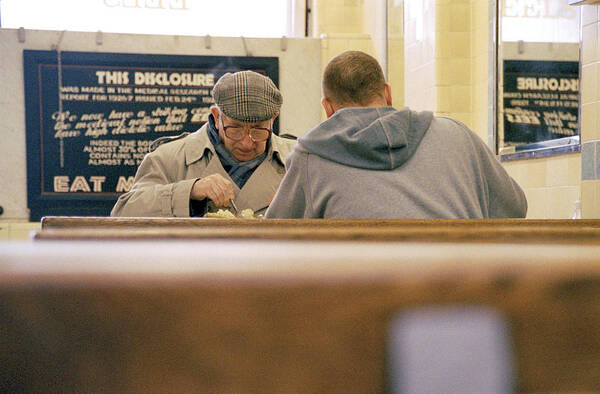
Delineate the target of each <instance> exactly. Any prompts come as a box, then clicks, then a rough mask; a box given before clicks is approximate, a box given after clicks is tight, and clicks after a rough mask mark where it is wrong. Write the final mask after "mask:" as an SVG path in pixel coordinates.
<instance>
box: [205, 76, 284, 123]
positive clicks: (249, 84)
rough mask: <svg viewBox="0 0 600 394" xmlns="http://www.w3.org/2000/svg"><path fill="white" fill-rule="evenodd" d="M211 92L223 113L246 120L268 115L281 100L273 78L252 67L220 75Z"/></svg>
mask: <svg viewBox="0 0 600 394" xmlns="http://www.w3.org/2000/svg"><path fill="white" fill-rule="evenodd" d="M212 96H213V99H214V100H215V104H216V105H217V106H218V107H219V108H220V109H221V111H223V113H224V114H225V115H227V116H229V117H230V118H232V119H235V120H239V121H240V122H247V123H255V122H263V121H265V120H269V119H271V118H272V117H273V116H275V114H277V113H279V108H281V103H282V102H283V98H282V97H281V92H280V91H279V89H277V86H275V84H274V83H273V81H271V79H270V78H269V77H265V76H264V75H261V74H259V73H256V72H254V71H238V72H236V73H233V74H232V73H227V74H225V75H223V76H222V77H221V78H219V80H218V81H217V83H216V84H215V86H214V87H213V90H212Z"/></svg>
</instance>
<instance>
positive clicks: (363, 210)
mask: <svg viewBox="0 0 600 394" xmlns="http://www.w3.org/2000/svg"><path fill="white" fill-rule="evenodd" d="M286 168H287V173H286V175H285V176H284V178H283V180H282V182H281V184H280V186H279V190H278V191H277V194H276V195H275V198H274V199H273V201H272V202H271V205H270V206H269V209H268V210H267V212H266V217H268V218H365V219H366V218H398V219H400V218H416V219H419V218H421V219H422V218H464V219H467V218H504V217H525V214H526V213H527V201H526V199H525V194H524V193H523V191H522V190H521V188H520V187H519V185H518V184H517V183H516V182H515V181H514V180H513V179H512V178H511V177H510V176H509V175H508V174H507V172H506V170H505V169H504V168H503V167H502V165H501V164H500V163H499V162H498V160H497V159H496V157H495V156H494V154H493V153H492V152H491V151H490V149H489V148H488V147H487V146H486V145H485V144H484V143H483V141H482V140H481V139H480V138H479V137H478V136H477V135H476V134H475V133H473V132H472V131H471V130H469V129H468V128H467V127H466V126H465V125H463V124H462V123H460V122H457V121H455V120H453V119H450V118H444V117H434V116H433V115H432V114H431V112H415V111H411V110H409V109H403V110H401V111H398V110H396V109H394V108H392V107H377V108H372V107H358V108H344V109H341V110H339V111H337V112H336V113H335V114H334V115H333V116H331V117H330V118H329V119H327V120H326V121H324V122H322V123H321V124H319V125H318V126H317V127H315V128H314V129H312V130H310V131H309V132H308V133H307V134H306V135H305V136H304V137H302V138H300V139H299V140H298V144H297V145H296V148H295V150H294V152H293V153H292V154H291V155H290V156H289V157H288V159H287V162H286Z"/></svg>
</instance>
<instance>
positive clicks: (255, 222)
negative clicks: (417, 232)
mask: <svg viewBox="0 0 600 394" xmlns="http://www.w3.org/2000/svg"><path fill="white" fill-rule="evenodd" d="M232 225H235V226H240V227H241V226H256V227H260V226H266V227H270V226H277V227H295V226H305V227H340V226H342V227H408V226H418V227H420V226H432V225H438V226H439V225H444V226H449V227H472V226H483V227H486V226H500V225H508V226H533V227H537V226H540V225H542V226H546V227H548V226H558V227H571V226H574V227H593V228H598V227H600V219H577V220H572V219H205V218H174V217H169V218H166V217H104V216H102V217H100V216H96V217H93V216H45V217H43V218H42V220H41V228H42V229H50V228H65V227H66V228H75V227H93V228H97V227H163V226H164V227H222V226H225V227H231V226H232Z"/></svg>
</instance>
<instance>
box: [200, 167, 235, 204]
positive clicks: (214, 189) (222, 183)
mask: <svg viewBox="0 0 600 394" xmlns="http://www.w3.org/2000/svg"><path fill="white" fill-rule="evenodd" d="M234 197H235V194H234V192H233V184H232V183H231V182H230V181H228V180H227V179H225V178H223V177H222V176H221V175H219V174H212V175H209V176H207V177H206V178H202V179H198V180H197V181H196V183H194V186H192V192H191V194H190V198H191V199H192V200H204V199H205V198H208V199H210V200H212V202H213V203H215V205H216V206H218V207H226V206H228V205H229V200H233V198H234Z"/></svg>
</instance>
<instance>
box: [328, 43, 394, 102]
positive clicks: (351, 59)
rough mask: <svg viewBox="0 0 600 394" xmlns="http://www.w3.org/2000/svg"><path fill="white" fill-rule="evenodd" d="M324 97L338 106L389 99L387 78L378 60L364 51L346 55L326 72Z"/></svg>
mask: <svg viewBox="0 0 600 394" xmlns="http://www.w3.org/2000/svg"><path fill="white" fill-rule="evenodd" d="M322 89H323V95H324V96H325V98H327V99H328V100H331V101H333V102H335V103H336V104H338V105H350V104H359V105H363V106H364V105H368V104H370V103H372V102H373V101H374V100H375V99H377V98H385V77H384V75H383V71H382V70H381V66H380V65H379V63H378V62H377V60H376V59H375V58H374V57H372V56H370V55H368V54H366V53H364V52H360V51H346V52H343V53H341V54H339V55H337V56H336V57H334V58H333V59H331V61H330V62H329V63H328V64H327V66H326V67H325V71H324V72H323V84H322Z"/></svg>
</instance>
